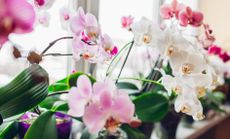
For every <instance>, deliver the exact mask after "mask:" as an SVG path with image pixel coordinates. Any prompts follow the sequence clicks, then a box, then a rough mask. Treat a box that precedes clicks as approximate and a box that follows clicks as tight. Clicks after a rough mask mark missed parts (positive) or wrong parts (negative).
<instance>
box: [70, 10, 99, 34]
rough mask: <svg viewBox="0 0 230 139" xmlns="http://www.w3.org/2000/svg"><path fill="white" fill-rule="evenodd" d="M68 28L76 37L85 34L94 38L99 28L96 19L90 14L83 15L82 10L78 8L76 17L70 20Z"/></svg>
mask: <svg viewBox="0 0 230 139" xmlns="http://www.w3.org/2000/svg"><path fill="white" fill-rule="evenodd" d="M70 28H71V30H72V32H73V33H75V35H76V36H79V35H81V34H82V32H85V33H86V35H87V36H89V37H92V38H95V37H97V36H98V34H99V30H100V29H99V27H98V23H97V19H96V17H95V16H94V15H92V14H91V13H87V14H85V12H84V10H83V9H82V8H81V7H80V8H79V9H78V11H77V15H76V16H74V17H72V18H71V19H70Z"/></svg>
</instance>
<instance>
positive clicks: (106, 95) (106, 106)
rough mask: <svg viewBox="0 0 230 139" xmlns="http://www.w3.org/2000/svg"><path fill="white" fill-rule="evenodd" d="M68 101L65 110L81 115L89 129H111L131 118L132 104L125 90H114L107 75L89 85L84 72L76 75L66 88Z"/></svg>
mask: <svg viewBox="0 0 230 139" xmlns="http://www.w3.org/2000/svg"><path fill="white" fill-rule="evenodd" d="M68 103H69V108H70V110H69V112H68V113H69V114H70V115H72V116H76V117H81V116H82V117H83V122H84V124H85V125H86V126H87V128H88V130H89V132H90V133H97V132H99V131H100V130H102V129H104V128H105V129H107V130H108V131H109V132H111V133H114V132H116V131H117V128H118V127H119V126H120V124H122V123H128V124H129V123H131V122H132V121H133V119H134V117H133V115H134V111H135V108H134V104H133V103H132V101H131V100H130V98H129V96H128V94H127V93H125V92H122V91H121V90H118V89H117V88H116V86H115V84H114V82H113V81H111V80H110V79H106V80H105V81H104V82H96V83H94V85H92V84H91V82H90V80H89V79H88V77H87V76H85V75H82V76H80V77H79V79H78V81H77V87H73V88H72V89H71V91H70V92H69V99H68Z"/></svg>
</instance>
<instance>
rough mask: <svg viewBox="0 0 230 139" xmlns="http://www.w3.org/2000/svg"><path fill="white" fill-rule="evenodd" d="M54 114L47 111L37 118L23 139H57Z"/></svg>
mask: <svg viewBox="0 0 230 139" xmlns="http://www.w3.org/2000/svg"><path fill="white" fill-rule="evenodd" d="M57 138H58V137H57V128H56V118H55V114H54V112H51V111H47V112H44V113H43V114H42V115H41V116H39V117H38V118H37V119H36V120H35V121H34V122H33V124H32V125H31V126H30V128H29V129H28V131H27V133H26V135H25V137H24V139H57Z"/></svg>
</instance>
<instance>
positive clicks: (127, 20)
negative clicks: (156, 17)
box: [121, 16, 134, 29]
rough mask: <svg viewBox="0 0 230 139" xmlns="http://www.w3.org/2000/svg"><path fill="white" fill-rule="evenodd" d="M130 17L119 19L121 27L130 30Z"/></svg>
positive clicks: (131, 18) (131, 21) (131, 20)
mask: <svg viewBox="0 0 230 139" xmlns="http://www.w3.org/2000/svg"><path fill="white" fill-rule="evenodd" d="M133 19H134V18H133V17H132V16H123V17H121V25H122V27H123V28H126V29H130V25H131V24H132V23H133Z"/></svg>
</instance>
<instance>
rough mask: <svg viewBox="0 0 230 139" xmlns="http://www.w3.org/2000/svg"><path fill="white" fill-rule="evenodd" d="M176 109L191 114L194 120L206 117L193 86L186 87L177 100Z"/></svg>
mask: <svg viewBox="0 0 230 139" xmlns="http://www.w3.org/2000/svg"><path fill="white" fill-rule="evenodd" d="M174 107H175V111H176V112H182V113H185V114H187V115H191V116H192V117H193V119H194V120H202V119H204V115H203V107H202V105H201V102H200V101H199V99H198V98H197V96H196V93H195V92H194V90H193V89H191V88H189V87H188V88H186V89H185V90H184V91H183V92H182V93H181V94H179V95H178V96H177V98H176V100H175V104H174Z"/></svg>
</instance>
